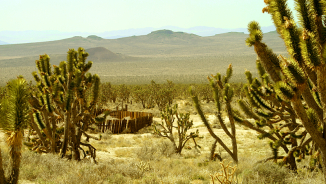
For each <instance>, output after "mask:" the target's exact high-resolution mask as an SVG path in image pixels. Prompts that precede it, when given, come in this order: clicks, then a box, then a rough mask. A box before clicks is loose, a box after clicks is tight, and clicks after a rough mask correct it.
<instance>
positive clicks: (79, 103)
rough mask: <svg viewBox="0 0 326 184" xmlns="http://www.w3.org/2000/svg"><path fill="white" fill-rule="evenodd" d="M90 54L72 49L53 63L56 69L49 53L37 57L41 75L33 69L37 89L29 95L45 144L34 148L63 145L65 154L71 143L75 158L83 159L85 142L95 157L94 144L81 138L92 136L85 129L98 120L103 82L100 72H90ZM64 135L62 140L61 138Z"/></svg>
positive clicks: (47, 149)
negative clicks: (60, 60)
mask: <svg viewBox="0 0 326 184" xmlns="http://www.w3.org/2000/svg"><path fill="white" fill-rule="evenodd" d="M87 57H88V53H87V52H85V50H84V49H83V48H79V49H78V51H75V50H74V49H69V51H68V55H67V62H66V61H62V62H61V63H60V65H59V66H55V65H53V71H52V70H51V65H50V57H49V56H48V55H42V56H40V59H39V60H37V61H36V66H37V68H38V74H39V75H38V74H37V72H33V73H32V74H33V76H34V79H35V81H36V83H37V84H36V86H37V90H36V91H34V93H33V95H31V97H30V104H31V106H32V107H33V119H32V121H31V126H32V127H33V129H34V130H35V131H36V132H37V133H38V136H39V137H40V139H41V141H42V145H36V146H35V147H37V148H35V147H34V149H36V150H38V151H43V152H53V153H54V152H59V150H60V148H61V150H60V153H61V156H62V157H63V156H65V155H66V152H67V149H68V146H69V149H70V150H71V153H72V158H73V159H74V160H80V150H81V151H83V152H84V150H83V149H82V148H81V145H83V146H87V147H88V148H89V152H90V153H91V157H93V159H94V161H95V156H96V155H95V148H94V147H93V146H91V145H90V144H87V143H83V142H81V136H82V134H83V135H85V136H86V137H87V138H89V137H91V136H89V135H88V134H87V133H86V131H87V129H88V126H89V125H91V124H94V123H95V110H96V103H97V101H98V97H99V85H100V78H99V76H98V75H97V74H95V75H91V74H90V73H88V71H89V69H90V68H91V66H92V64H93V62H91V61H89V62H88V63H86V59H87ZM58 121H59V122H62V121H63V122H64V128H63V127H57V123H58ZM62 129H63V131H62ZM42 132H43V133H44V134H43V133H42ZM62 134H63V136H62ZM62 138H63V142H61V141H60V139H62ZM47 140H50V141H47ZM84 156H86V154H85V152H84Z"/></svg>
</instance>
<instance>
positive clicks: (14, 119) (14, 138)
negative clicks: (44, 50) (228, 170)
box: [0, 77, 29, 184]
mask: <svg viewBox="0 0 326 184" xmlns="http://www.w3.org/2000/svg"><path fill="white" fill-rule="evenodd" d="M6 89H7V93H6V95H4V100H3V101H1V104H0V127H1V128H2V129H3V130H4V131H5V133H6V135H7V141H6V142H7V144H8V146H9V155H10V161H11V167H12V168H11V171H10V175H9V177H8V178H5V175H4V170H3V167H2V157H1V149H0V183H3V184H5V183H8V184H9V183H10V184H16V183H18V177H19V166H20V161H21V147H22V140H23V131H24V128H26V126H27V122H28V121H29V116H28V111H29V105H28V93H29V91H28V88H27V82H26V80H25V79H24V78H22V77H18V79H15V80H11V81H9V82H8V83H7V86H6Z"/></svg>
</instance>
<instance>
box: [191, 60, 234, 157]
mask: <svg viewBox="0 0 326 184" xmlns="http://www.w3.org/2000/svg"><path fill="white" fill-rule="evenodd" d="M231 76H232V65H229V67H228V69H227V71H226V75H225V76H223V78H222V79H221V74H219V73H218V74H217V75H215V76H212V78H210V77H208V80H209V81H210V84H211V87H212V88H213V92H214V101H215V104H216V108H217V113H216V116H217V118H218V120H219V122H220V124H221V127H222V129H223V130H224V132H225V133H226V135H228V136H229V137H230V139H231V142H232V151H231V150H230V149H229V148H228V147H227V146H226V144H225V143H224V142H223V141H222V140H221V139H220V138H219V136H217V135H216V134H215V133H214V131H213V129H212V127H211V125H210V123H209V122H208V121H207V119H206V117H205V115H204V112H203V111H202V108H201V106H200V103H199V100H198V96H197V95H194V91H193V89H192V88H191V90H190V92H191V94H192V100H193V102H194V104H195V108H196V110H197V112H198V114H199V116H200V118H201V120H202V121H203V123H204V125H205V126H206V128H207V130H208V132H209V133H210V135H211V136H212V137H213V138H214V139H215V142H214V144H213V145H212V148H211V155H210V159H213V155H214V152H215V148H216V143H219V144H220V145H221V146H222V147H223V149H224V150H225V151H226V152H228V154H229V155H230V156H231V157H232V159H233V160H234V162H236V163H238V148H237V140H236V129H235V121H234V118H233V113H234V112H233V110H232V107H231V102H232V98H233V88H231V87H230V84H229V80H230V78H231ZM219 90H223V93H222V96H220V93H219ZM222 102H225V106H226V112H227V116H228V118H229V121H230V125H231V132H230V131H229V130H228V128H227V126H226V122H225V120H224V119H223V118H222Z"/></svg>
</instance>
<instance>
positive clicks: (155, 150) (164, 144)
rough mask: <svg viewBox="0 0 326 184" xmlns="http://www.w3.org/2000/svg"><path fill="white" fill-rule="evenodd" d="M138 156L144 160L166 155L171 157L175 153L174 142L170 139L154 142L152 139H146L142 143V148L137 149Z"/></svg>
mask: <svg viewBox="0 0 326 184" xmlns="http://www.w3.org/2000/svg"><path fill="white" fill-rule="evenodd" d="M135 154H136V157H137V158H138V159H140V160H143V161H149V160H160V159H161V158H162V157H163V156H164V157H171V156H172V155H173V154H175V151H174V147H173V144H172V143H171V142H170V141H168V140H160V141H158V142H156V143H153V142H152V141H150V140H145V141H143V142H142V144H141V145H140V148H139V149H138V150H137V151H135Z"/></svg>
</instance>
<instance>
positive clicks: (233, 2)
mask: <svg viewBox="0 0 326 184" xmlns="http://www.w3.org/2000/svg"><path fill="white" fill-rule="evenodd" d="M289 5H290V7H293V0H291V1H289ZM263 7H265V3H264V0H91V1H86V0H0V31H6V30H7V31H26V30H58V31H67V32H73V31H82V32H104V31H112V30H123V29H130V28H144V27H154V28H159V27H162V26H178V27H182V28H190V27H194V26H208V27H216V28H229V29H232V28H245V27H247V24H248V23H249V22H250V21H252V20H256V21H258V22H259V23H260V25H261V26H270V25H273V23H272V21H271V17H270V15H269V14H267V13H264V14H263V13H262V12H261V10H262V8H263Z"/></svg>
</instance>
